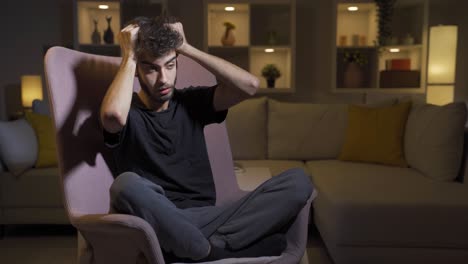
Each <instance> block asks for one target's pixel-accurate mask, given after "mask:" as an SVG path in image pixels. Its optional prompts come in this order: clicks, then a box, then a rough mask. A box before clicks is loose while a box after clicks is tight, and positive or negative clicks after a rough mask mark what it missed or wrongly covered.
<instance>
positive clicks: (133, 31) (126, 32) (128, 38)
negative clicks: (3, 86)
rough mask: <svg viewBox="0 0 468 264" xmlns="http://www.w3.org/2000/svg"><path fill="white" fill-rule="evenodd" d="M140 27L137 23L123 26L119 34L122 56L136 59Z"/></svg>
mask: <svg viewBox="0 0 468 264" xmlns="http://www.w3.org/2000/svg"><path fill="white" fill-rule="evenodd" d="M139 29H140V27H139V26H138V25H136V24H130V25H128V26H126V27H125V28H123V29H122V30H121V31H120V32H119V34H118V35H117V39H118V40H119V43H120V49H121V52H122V58H124V59H132V60H135V59H136V58H135V45H136V42H137V38H138V30H139Z"/></svg>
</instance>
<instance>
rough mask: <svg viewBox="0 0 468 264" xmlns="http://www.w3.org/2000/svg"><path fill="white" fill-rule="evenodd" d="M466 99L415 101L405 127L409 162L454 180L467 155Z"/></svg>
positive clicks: (439, 177) (436, 176) (427, 172)
mask: <svg viewBox="0 0 468 264" xmlns="http://www.w3.org/2000/svg"><path fill="white" fill-rule="evenodd" d="M466 115H467V113H466V105H465V103H461V102H460V103H451V104H448V105H445V106H436V105H429V104H425V105H415V106H413V109H412V110H411V112H410V114H409V116H408V122H407V124H406V131H405V156H406V161H407V162H408V164H409V165H410V166H411V167H413V168H415V169H417V170H419V171H421V172H422V173H424V174H425V175H426V176H428V177H430V178H433V179H435V180H441V181H451V180H454V179H455V178H456V177H457V175H458V172H459V170H460V166H461V160H462V155H463V141H464V139H463V137H464V135H463V134H464V126H465V122H466Z"/></svg>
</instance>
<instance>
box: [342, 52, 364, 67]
mask: <svg viewBox="0 0 468 264" xmlns="http://www.w3.org/2000/svg"><path fill="white" fill-rule="evenodd" d="M343 59H344V62H345V63H346V64H349V63H356V64H357V65H358V66H360V67H362V66H364V65H366V64H367V56H366V55H364V54H362V53H361V52H360V51H358V50H352V51H346V52H345V53H344V57H343Z"/></svg>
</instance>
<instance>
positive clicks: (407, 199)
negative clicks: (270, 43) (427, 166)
mask: <svg viewBox="0 0 468 264" xmlns="http://www.w3.org/2000/svg"><path fill="white" fill-rule="evenodd" d="M306 166H307V168H308V169H309V171H310V173H311V176H312V182H313V183H314V186H315V187H316V188H317V190H318V197H317V199H316V200H315V201H314V208H315V209H314V214H315V215H314V217H315V218H316V220H317V222H316V223H317V225H318V227H319V230H320V229H323V230H324V232H323V233H324V234H326V236H327V237H326V238H324V239H325V240H326V241H329V243H333V244H334V245H338V246H374V247H379V246H384V247H423V248H424V247H455V248H456V247H459V248H468V240H467V239H466V237H468V226H467V225H466V223H467V222H468V188H467V186H466V185H464V184H460V183H455V182H438V181H433V180H431V179H429V178H427V177H424V176H423V174H422V173H420V172H418V171H417V170H415V169H412V168H401V167H390V166H383V165H377V164H365V163H353V162H345V161H338V160H326V161H309V162H307V163H306Z"/></svg>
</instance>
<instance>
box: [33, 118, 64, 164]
mask: <svg viewBox="0 0 468 264" xmlns="http://www.w3.org/2000/svg"><path fill="white" fill-rule="evenodd" d="M26 120H28V122H29V123H30V124H31V126H32V127H33V128H34V131H35V133H36V137H37V142H38V146H39V149H38V153H37V160H36V164H35V167H36V168H44V167H54V166H57V153H56V149H57V147H56V144H55V132H54V125H53V123H52V119H51V118H50V117H49V116H47V115H41V114H36V113H33V112H26Z"/></svg>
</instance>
